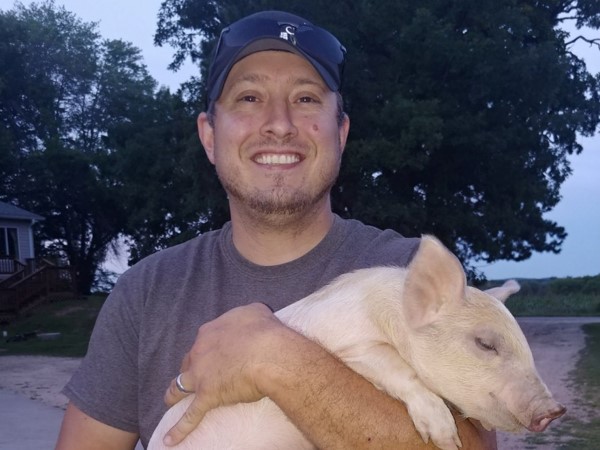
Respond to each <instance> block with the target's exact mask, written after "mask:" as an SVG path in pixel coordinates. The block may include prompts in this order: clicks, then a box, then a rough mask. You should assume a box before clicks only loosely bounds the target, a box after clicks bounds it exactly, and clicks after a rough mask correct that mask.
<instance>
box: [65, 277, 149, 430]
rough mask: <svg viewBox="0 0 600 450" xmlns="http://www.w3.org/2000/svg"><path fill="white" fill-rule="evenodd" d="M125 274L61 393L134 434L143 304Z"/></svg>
mask: <svg viewBox="0 0 600 450" xmlns="http://www.w3.org/2000/svg"><path fill="white" fill-rule="evenodd" d="M127 275H128V273H125V274H123V275H122V276H121V277H120V279H119V281H118V283H117V284H116V286H115V287H114V289H113V291H112V292H111V294H110V295H109V297H108V298H107V300H106V302H105V303H104V306H103V307H102V309H101V311H100V314H99V315H98V318H97V320H96V324H95V327H94V331H93V332H92V336H91V339H90V343H89V347H88V352H87V355H86V356H85V358H84V359H83V361H82V363H81V366H80V367H79V369H78V370H77V371H76V372H75V373H74V375H73V377H72V378H71V380H70V381H69V382H68V383H67V385H66V386H65V388H64V389H63V393H64V394H65V395H66V396H67V397H68V398H69V400H70V401H71V402H72V403H73V404H74V405H75V406H77V407H78V408H79V409H80V410H81V411H83V412H84V413H85V414H87V415H89V416H90V417H93V418H94V419H96V420H99V421H100V422H102V423H105V424H107V425H110V426H112V427H115V428H119V429H121V430H124V431H128V432H133V433H138V432H139V431H138V424H137V422H138V420H137V416H138V413H137V408H138V398H137V397H138V387H137V377H138V356H137V354H138V343H139V342H138V337H139V327H140V316H141V311H140V309H141V307H142V306H141V305H142V302H141V301H140V299H139V292H138V293H137V294H138V295H137V296H135V295H133V294H134V292H132V291H135V289H132V286H131V285H130V284H129V283H128V278H129V277H128V276H127Z"/></svg>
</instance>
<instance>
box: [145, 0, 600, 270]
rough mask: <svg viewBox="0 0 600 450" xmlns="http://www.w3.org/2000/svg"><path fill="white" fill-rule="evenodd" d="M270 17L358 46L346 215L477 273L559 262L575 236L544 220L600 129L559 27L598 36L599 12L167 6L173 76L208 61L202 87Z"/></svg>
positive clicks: (487, 3)
mask: <svg viewBox="0 0 600 450" xmlns="http://www.w3.org/2000/svg"><path fill="white" fill-rule="evenodd" d="M263 9H284V10H289V11H292V12H296V13H297V14H299V15H301V16H303V17H306V18H308V19H310V20H312V21H314V22H315V23H317V24H319V25H321V26H324V27H325V28H328V29H330V30H332V31H333V32H334V34H336V35H337V36H338V37H339V38H340V40H341V41H342V42H343V43H344V45H345V46H346V47H347V48H348V55H349V56H348V63H347V68H346V72H345V85H344V87H343V93H344V97H345V102H346V109H347V111H348V113H349V115H350V117H351V119H353V120H352V130H351V135H350V140H349V143H348V147H347V150H346V154H345V162H344V164H343V167H342V172H341V175H340V178H339V180H338V184H337V186H336V188H335V189H334V192H333V202H334V207H335V209H336V211H337V212H338V213H340V214H342V215H344V216H352V217H357V218H360V219H362V220H364V221H365V222H367V223H372V224H375V225H378V226H380V227H390V228H394V229H396V230H398V231H400V232H401V233H403V234H405V235H419V234H421V233H424V232H426V233H433V234H435V235H436V236H438V237H439V238H440V239H441V240H442V241H443V242H444V243H445V244H446V245H448V246H449V247H450V248H451V249H452V250H453V251H454V252H455V253H456V254H457V255H458V256H459V257H460V258H461V259H462V260H463V262H464V263H467V264H469V263H473V262H474V261H478V260H483V261H486V262H492V261H495V260H499V259H511V260H523V259H527V258H528V257H529V256H531V254H532V252H533V251H551V252H559V251H560V248H561V244H562V242H563V240H564V238H565V237H566V232H565V230H564V229H563V228H562V227H561V226H560V225H558V224H557V223H554V222H552V221H550V220H548V219H546V218H545V217H544V214H545V213H546V212H548V211H550V210H551V209H552V208H553V207H554V206H555V205H556V204H557V202H558V201H559V199H560V186H561V184H562V183H563V181H564V180H565V179H566V177H567V176H568V175H569V174H570V171H571V169H570V166H569V161H568V160H567V155H570V154H573V153H579V152H580V151H581V146H580V145H579V144H578V143H577V135H578V134H581V135H584V136H586V135H592V134H593V133H594V132H595V130H596V127H597V126H598V122H599V120H600V76H598V75H596V76H594V75H592V74H590V73H588V71H587V69H586V67H585V64H584V63H583V61H581V60H580V59H579V58H577V57H576V56H575V55H574V54H572V53H571V52H570V51H569V44H570V43H572V41H573V39H574V38H573V37H570V36H568V34H567V33H566V32H564V31H562V30H561V29H560V27H559V26H560V25H561V24H563V23H564V22H566V21H575V22H576V24H577V26H582V25H586V26H589V27H591V28H593V29H598V28H599V27H600V4H598V2H596V1H592V0H579V1H566V2H557V1H555V0H545V1H542V2H539V1H535V2H533V1H531V0H482V1H481V0H478V1H463V2H455V1H448V0H426V1H424V2H416V3H415V2H409V1H396V0H394V1H391V0H388V1H380V2H366V1H340V2H325V1H321V0H302V1H292V0H290V1H287V2H284V3H282V2H280V1H278V2H275V1H244V2H240V1H235V0H222V1H195V0H194V1H192V0H165V1H164V2H163V4H162V7H161V11H160V13H159V22H158V31H157V34H156V36H155V41H156V42H157V43H158V44H166V43H168V44H170V45H172V46H174V47H175V48H176V53H175V57H174V60H173V67H175V68H176V67H177V65H178V64H180V62H181V61H182V60H183V59H184V58H185V57H191V58H192V60H194V61H195V62H197V63H198V64H199V65H200V66H201V68H202V74H203V77H202V79H201V80H200V83H201V84H202V83H203V80H204V79H205V76H206V70H207V63H208V61H209V55H210V53H211V52H212V50H213V48H214V46H215V44H216V39H217V38H218V32H219V31H220V29H221V28H222V26H224V25H225V24H228V23H231V22H232V21H233V20H235V19H237V18H239V17H241V16H243V15H246V14H248V13H251V12H254V11H258V10H263ZM585 39H587V40H588V41H589V42H591V43H592V44H594V45H596V46H598V42H599V40H598V39H596V38H590V37H585ZM472 275H476V273H472Z"/></svg>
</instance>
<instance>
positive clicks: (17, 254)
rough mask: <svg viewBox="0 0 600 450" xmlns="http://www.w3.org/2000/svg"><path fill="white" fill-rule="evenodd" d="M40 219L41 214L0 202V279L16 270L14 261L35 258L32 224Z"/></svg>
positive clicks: (23, 261) (22, 262)
mask: <svg viewBox="0 0 600 450" xmlns="http://www.w3.org/2000/svg"><path fill="white" fill-rule="evenodd" d="M41 220H44V218H43V217H42V216H39V215H37V214H34V213H32V212H29V211H26V210H24V209H21V208H19V207H17V206H14V205H11V204H10V203H4V202H0V279H1V278H2V277H3V275H4V276H7V275H8V274H11V273H13V272H15V271H16V270H17V265H18V264H15V261H18V262H20V263H21V264H26V262H27V260H30V259H33V258H35V251H34V246H33V224H34V223H36V222H39V221H41Z"/></svg>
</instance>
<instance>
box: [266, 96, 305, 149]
mask: <svg viewBox="0 0 600 450" xmlns="http://www.w3.org/2000/svg"><path fill="white" fill-rule="evenodd" d="M291 107H292V105H290V104H289V102H288V101H286V100H276V99H271V100H270V101H269V104H268V105H267V108H266V110H265V120H264V123H263V125H262V127H261V130H260V131H261V134H263V135H265V136H267V135H268V136H272V137H277V138H279V139H284V138H289V137H291V136H295V135H296V134H297V133H298V129H297V128H296V125H295V124H294V116H293V111H292V109H291Z"/></svg>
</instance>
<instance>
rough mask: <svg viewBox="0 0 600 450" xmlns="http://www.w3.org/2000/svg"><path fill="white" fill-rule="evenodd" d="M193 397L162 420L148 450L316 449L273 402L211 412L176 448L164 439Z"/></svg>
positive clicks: (236, 406)
mask: <svg viewBox="0 0 600 450" xmlns="http://www.w3.org/2000/svg"><path fill="white" fill-rule="evenodd" d="M192 399H193V396H189V397H187V398H185V399H184V400H182V401H181V402H179V403H177V404H176V405H175V406H173V407H172V408H171V409H169V410H168V411H167V412H166V414H165V415H164V416H163V418H162V419H161V421H160V423H159V424H158V427H157V428H156V430H154V433H153V434H152V438H151V439H150V443H149V445H148V450H197V449H202V450H264V449H274V450H277V449H281V450H296V449H297V450H305V449H306V450H312V449H314V447H313V446H312V445H311V444H310V442H308V441H307V440H306V439H305V438H304V436H303V435H302V433H300V432H299V431H298V429H297V428H296V427H294V425H292V423H291V422H290V421H289V420H288V419H287V417H286V416H285V414H283V412H282V411H281V410H280V409H279V408H278V407H277V405H275V404H274V403H273V402H272V401H271V400H269V399H267V398H264V399H262V400H260V401H258V402H255V403H240V404H236V405H232V406H227V407H221V408H217V409H215V410H212V411H209V412H208V413H207V414H206V416H205V418H204V419H203V420H202V422H201V423H200V425H199V426H198V427H197V428H196V429H195V430H194V431H192V433H190V435H189V436H188V437H187V438H186V439H185V440H184V441H183V442H182V443H180V444H179V445H177V446H175V447H165V446H164V445H163V443H162V439H163V437H164V435H165V434H166V433H167V431H168V430H169V429H170V428H171V427H172V426H173V425H175V423H176V422H177V421H178V420H179V418H180V417H182V416H183V413H184V411H185V410H186V409H187V407H188V405H189V404H190V402H191V401H192Z"/></svg>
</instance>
